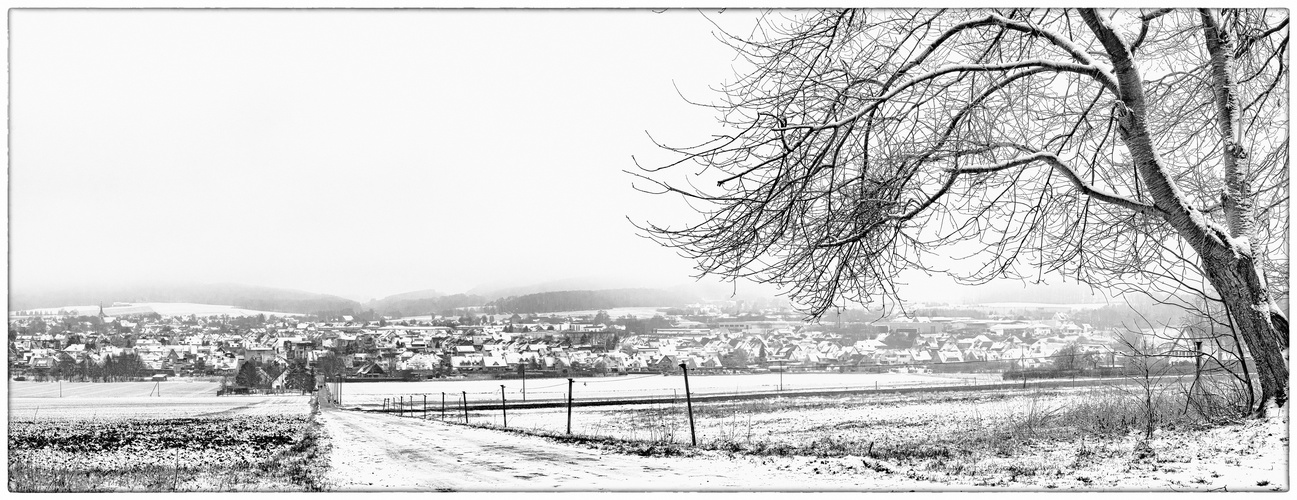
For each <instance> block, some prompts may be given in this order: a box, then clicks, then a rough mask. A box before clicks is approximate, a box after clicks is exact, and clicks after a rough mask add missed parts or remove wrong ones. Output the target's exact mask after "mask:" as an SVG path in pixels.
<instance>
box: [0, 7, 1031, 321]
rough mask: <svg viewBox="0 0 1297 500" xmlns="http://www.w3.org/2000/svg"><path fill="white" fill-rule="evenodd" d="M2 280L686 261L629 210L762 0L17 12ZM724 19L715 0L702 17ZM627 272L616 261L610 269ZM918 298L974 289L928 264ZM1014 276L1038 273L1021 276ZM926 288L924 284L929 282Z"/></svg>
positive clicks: (700, 132) (641, 272)
mask: <svg viewBox="0 0 1297 500" xmlns="http://www.w3.org/2000/svg"><path fill="white" fill-rule="evenodd" d="M8 12H9V49H10V51H9V55H10V68H9V69H10V73H9V77H10V109H9V119H10V122H9V127H10V136H9V152H10V158H9V159H10V163H9V179H8V181H9V189H8V196H9V200H8V201H9V204H8V209H9V213H8V215H9V280H10V281H9V288H10V290H14V291H23V290H40V289H49V288H57V287H67V286H98V285H105V284H115V283H123V282H159V281H161V282H209V283H215V282H233V283H244V284H250V285H263V286H273V287H283V288H293V289H300V290H305V291H311V292H318V293H329V294H336V295H340V296H344V297H348V298H352V299H357V300H362V301H363V300H367V299H370V298H378V297H383V296H387V295H391V294H396V293H401V292H407V291H413V290H422V289H429V288H432V289H437V290H439V291H441V292H443V293H456V292H464V291H468V290H469V289H472V288H473V287H475V286H479V285H492V286H497V287H507V286H526V285H531V284H535V283H539V282H545V281H551V280H562V279H567V278H598V279H600V281H602V282H609V281H615V282H616V283H618V284H619V286H626V287H633V286H668V285H674V284H679V283H686V282H689V281H690V280H691V278H690V275H691V274H692V265H693V264H692V262H690V261H688V260H686V259H684V258H682V257H680V256H677V255H676V254H675V253H674V252H673V251H672V250H670V249H664V248H661V247H659V246H657V245H656V244H655V243H653V242H652V241H649V240H646V239H644V238H641V237H640V236H638V235H637V234H636V231H635V229H634V228H633V227H632V226H631V224H630V223H629V222H628V221H627V220H626V217H627V216H629V217H630V218H631V219H633V220H636V221H644V220H652V221H654V222H659V223H672V224H673V225H678V224H683V223H685V222H690V221H693V220H695V218H694V217H693V215H694V214H693V213H692V212H691V211H690V210H689V209H688V207H687V206H685V205H684V204H683V203H681V202H680V200H679V199H678V198H669V197H656V196H650V195H644V194H640V193H638V192H636V191H634V190H633V189H632V188H631V181H632V178H631V177H630V176H629V175H627V174H625V173H623V172H622V171H623V170H624V169H633V168H634V165H633V163H632V161H631V155H632V154H633V155H635V156H636V157H637V158H639V159H640V160H641V162H644V163H646V164H649V165H652V164H662V163H663V162H665V161H668V160H669V159H674V157H673V156H671V155H669V154H667V153H665V152H663V151H661V150H659V149H658V148H656V147H655V146H654V144H653V143H652V142H651V141H650V140H649V138H648V137H647V136H646V134H645V132H646V131H647V132H650V133H652V134H653V136H654V137H655V138H657V139H658V140H662V141H665V142H667V143H671V144H695V143H697V142H701V140H704V139H705V138H707V137H709V136H710V135H711V134H712V133H715V132H716V131H717V130H718V129H717V128H716V127H715V124H716V121H715V116H714V115H713V113H712V112H711V111H710V110H707V109H704V108H700V107H697V106H694V105H691V104H689V103H687V102H685V100H684V99H683V98H682V97H681V96H680V95H679V94H678V93H677V88H678V89H679V91H680V92H682V93H683V94H684V95H685V96H686V97H688V98H690V99H691V100H693V101H704V102H705V101H708V100H710V99H712V98H714V96H715V95H716V94H714V93H713V92H711V91H710V90H709V86H715V85H717V84H719V83H721V82H722V81H725V80H726V79H729V78H732V77H733V69H732V67H731V64H732V63H734V54H733V53H732V51H731V50H730V49H729V48H727V47H726V46H724V45H723V44H721V43H720V42H718V41H716V40H715V39H714V38H713V33H714V32H715V31H716V27H715V26H713V24H712V21H714V22H716V23H717V24H719V25H720V26H722V27H724V28H725V29H727V30H730V31H732V32H734V33H736V34H746V33H747V32H748V30H750V29H751V27H752V26H753V24H754V21H755V18H756V16H757V15H758V13H757V12H756V11H751V10H733V9H731V10H726V11H725V12H723V13H720V12H717V11H715V10H709V11H707V12H706V16H707V17H704V15H703V14H702V13H700V12H698V11H695V10H675V11H668V12H665V13H654V12H651V11H649V10H530V9H529V10H487V11H484V10H357V9H348V10H217V9H197V10H142V9H131V10H10V11H8ZM708 18H710V19H711V21H709V20H708ZM609 278H613V279H612V280H610V279H609ZM909 282H910V283H911V284H914V285H923V286H922V290H921V291H922V294H921V295H922V296H914V297H913V299H914V300H950V301H959V300H961V299H962V298H964V297H966V296H969V295H971V294H972V291H971V289H967V288H962V287H957V286H954V285H952V284H951V282H950V281H949V280H947V279H944V278H941V279H936V280H932V279H927V278H919V277H915V278H914V279H912V280H909ZM1005 286H1007V287H1009V288H1020V287H1021V286H1022V284H1020V283H1016V282H1015V283H1011V284H1010V283H1006V284H1005ZM916 289H917V288H916Z"/></svg>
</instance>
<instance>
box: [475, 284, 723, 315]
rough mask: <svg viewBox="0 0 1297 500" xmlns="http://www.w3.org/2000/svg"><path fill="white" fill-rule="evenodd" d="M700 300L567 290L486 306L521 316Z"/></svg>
mask: <svg viewBox="0 0 1297 500" xmlns="http://www.w3.org/2000/svg"><path fill="white" fill-rule="evenodd" d="M698 300H699V299H698V296H696V295H693V294H689V293H681V292H675V291H668V290H659V289H654V288H620V289H613V290H567V291H559V292H543V293H532V294H527V295H522V296H513V297H506V298H502V299H496V300H493V301H491V302H488V303H486V306H487V307H491V308H494V309H495V310H497V311H500V312H512V313H519V314H528V313H547V312H555V311H585V310H597V309H612V308H614V307H678V306H683V305H687V304H689V303H692V302H697V301H698Z"/></svg>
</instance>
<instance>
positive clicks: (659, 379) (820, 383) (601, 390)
mask: <svg viewBox="0 0 1297 500" xmlns="http://www.w3.org/2000/svg"><path fill="white" fill-rule="evenodd" d="M781 378H782V381H781ZM1000 381H1001V380H1000V375H999V374H998V373H989V374H969V373H962V374H958V373H956V374H923V373H786V374H783V375H782V377H781V375H780V374H778V373H763V374H748V375H706V376H698V375H690V377H689V390H690V392H691V393H693V394H738V393H751V392H773V391H778V390H780V387H781V383H782V388H783V391H785V392H790V391H806V390H823V389H875V388H877V389H885V388H893V389H894V388H905V387H939V386H960V385H966V384H971V383H996V382H1000ZM501 385H504V387H505V389H504V390H505V397H506V398H507V399H509V400H518V399H523V398H522V396H523V381H522V380H521V379H508V380H428V381H419V382H348V383H345V384H343V385H342V402H343V404H344V405H345V406H346V407H348V408H350V407H354V406H361V407H364V408H370V407H375V406H382V404H383V399H385V398H397V397H400V396H406V397H409V396H411V395H420V396H422V395H424V394H426V395H428V401H429V403H431V402H432V401H434V400H436V401H438V404H440V400H441V393H443V392H445V393H446V395H447V396H446V397H447V401H451V400H452V399H453V400H454V401H459V400H460V398H461V397H462V393H463V392H467V393H468V401H469V402H470V403H471V402H474V401H491V402H496V401H499V400H500V386H501ZM567 386H568V383H567V379H564V378H542V379H528V380H527V381H526V399H527V401H543V400H556V401H557V400H563V399H566V397H567ZM572 392H573V397H574V398H577V399H608V398H636V397H649V396H659V397H670V396H679V397H683V396H684V392H685V385H684V377H682V376H680V375H669V376H663V375H660V374H631V375H622V376H609V377H582V378H576V379H575V382H574V384H573V389H572ZM419 400H420V401H422V398H421V397H420V399H419Z"/></svg>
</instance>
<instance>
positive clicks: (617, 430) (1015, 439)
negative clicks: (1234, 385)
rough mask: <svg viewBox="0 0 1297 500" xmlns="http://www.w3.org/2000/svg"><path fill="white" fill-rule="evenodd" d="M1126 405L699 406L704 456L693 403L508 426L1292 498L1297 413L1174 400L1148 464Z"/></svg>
mask: <svg viewBox="0 0 1297 500" xmlns="http://www.w3.org/2000/svg"><path fill="white" fill-rule="evenodd" d="M1125 391H1126V390H1125V389H1122V388H1119V387H1103V386H1100V387H1086V388H1056V389H1027V390H1022V389H1009V390H996V391H981V392H931V393H913V394H903V395H902V394H891V395H884V394H865V395H852V396H834V397H781V398H770V399H762V400H745V401H728V402H707V403H701V404H700V403H697V402H695V404H694V408H693V410H694V417H695V428H696V434H697V441H698V445H697V446H696V447H695V446H691V444H690V442H691V440H690V427H689V421H688V416H687V410H686V408H685V405H684V404H683V402H680V403H679V404H651V405H627V406H604V407H587V408H577V409H574V410H573V415H572V424H571V425H572V436H570V437H569V436H567V435H566V425H567V424H566V422H567V414H566V410H565V409H534V410H523V409H518V410H510V411H509V412H508V422H507V423H508V429H509V430H510V431H511V432H519V431H521V432H524V433H529V434H536V435H541V436H549V437H552V438H554V439H558V440H563V441H575V442H578V443H583V444H585V445H587V446H591V447H595V448H598V449H601V450H609V451H616V452H622V453H632V454H638V455H646V456H662V455H668V456H670V455H684V456H712V457H716V456H724V457H727V458H729V459H732V460H740V461H748V462H754V463H758V464H763V465H764V466H766V467H768V468H772V469H776V470H782V471H787V470H796V471H801V472H803V473H805V474H807V475H808V476H807V477H808V479H809V478H814V477H820V475H825V474H828V475H835V476H839V477H838V478H837V479H838V480H840V479H842V476H845V477H846V478H847V479H850V478H852V477H857V478H860V477H862V476H861V475H862V474H865V473H869V474H874V473H876V472H878V471H883V472H886V473H887V475H888V476H890V477H897V478H907V479H908V480H911V481H916V482H919V483H926V484H943V485H948V486H951V487H957V488H1015V489H1038V490H1047V489H1055V488H1061V489H1077V490H1167V489H1178V490H1217V491H1220V490H1228V491H1240V490H1253V491H1269V490H1273V489H1276V488H1282V489H1286V488H1287V487H1288V479H1287V470H1288V468H1287V464H1288V462H1287V439H1286V435H1287V431H1286V425H1287V421H1286V412H1284V413H1283V414H1282V415H1276V416H1274V417H1272V418H1270V419H1268V420H1265V421H1261V422H1253V423H1249V424H1246V425H1227V426H1204V425H1202V423H1201V422H1195V421H1194V420H1193V419H1192V418H1186V417H1185V416H1183V415H1181V414H1180V410H1181V409H1182V408H1183V407H1182V406H1179V405H1177V404H1175V403H1174V402H1173V401H1171V400H1172V399H1173V398H1171V399H1168V400H1167V401H1164V402H1163V403H1167V402H1169V404H1162V403H1159V405H1160V407H1159V409H1158V412H1159V413H1161V415H1159V417H1158V418H1159V420H1160V422H1161V424H1160V425H1159V428H1158V430H1157V431H1156V432H1155V433H1154V434H1153V436H1152V438H1151V439H1150V440H1148V444H1149V445H1150V448H1149V451H1148V452H1146V453H1145V452H1141V451H1140V450H1141V448H1140V446H1141V445H1140V443H1141V442H1142V439H1141V437H1142V436H1141V435H1140V432H1139V426H1140V423H1139V422H1137V421H1136V419H1134V418H1130V416H1131V415H1136V414H1139V413H1140V411H1141V410H1140V408H1138V407H1137V406H1132V401H1133V400H1132V399H1131V398H1129V397H1128V396H1129V394H1128V393H1126V392H1125ZM1179 404H1180V405H1182V404H1183V403H1179ZM456 410H458V409H456ZM430 417H431V418H432V419H438V417H439V415H438V413H437V412H433V413H432V414H431V415H430ZM468 418H469V421H470V422H471V424H472V425H475V426H485V427H491V428H497V429H498V428H501V427H502V426H503V424H504V422H503V421H502V420H503V418H502V415H501V413H500V412H499V411H485V410H479V411H470V412H469V415H468ZM446 421H447V422H449V423H456V422H463V414H462V413H461V412H460V411H452V412H448V415H447V417H446ZM716 453H720V454H721V455H716ZM815 484H816V483H815V482H808V483H807V486H806V488H807V489H815ZM824 484H825V485H828V484H837V480H835V481H834V482H831V483H830V482H825V483H824ZM880 484H886V483H878V482H875V481H874V480H872V479H871V480H869V481H868V482H863V483H859V484H858V487H859V488H860V489H873V488H875V487H877V486H878V485H880ZM916 484H918V483H916Z"/></svg>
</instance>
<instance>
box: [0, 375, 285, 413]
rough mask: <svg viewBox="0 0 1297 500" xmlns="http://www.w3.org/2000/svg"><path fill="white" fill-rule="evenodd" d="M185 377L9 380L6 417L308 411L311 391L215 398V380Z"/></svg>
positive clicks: (217, 385)
mask: <svg viewBox="0 0 1297 500" xmlns="http://www.w3.org/2000/svg"><path fill="white" fill-rule="evenodd" d="M184 380H185V379H181V380H172V381H167V382H157V383H155V382H107V383H97V382H62V383H59V382H13V381H11V382H9V419H10V420H13V419H28V420H35V419H39V420H47V419H49V420H55V419H57V420H79V419H97V420H103V419H130V418H182V417H200V416H209V415H216V414H240V415H278V414H294V415H296V414H302V415H304V414H306V413H308V412H309V411H310V405H309V402H310V396H302V395H295V394H289V395H248V396H220V397H218V396H216V390H217V388H218V387H219V386H220V384H218V383H216V382H205V381H193V382H189V381H184ZM60 385H61V386H62V388H61V390H62V396H61V397H60V387H59V386H60ZM159 393H160V394H161V395H160V396H159V395H158V394H159ZM151 394H152V395H151Z"/></svg>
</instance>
